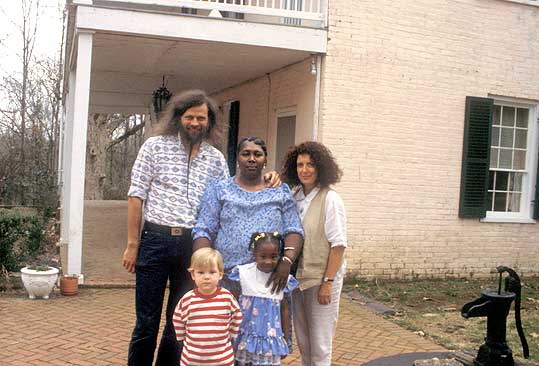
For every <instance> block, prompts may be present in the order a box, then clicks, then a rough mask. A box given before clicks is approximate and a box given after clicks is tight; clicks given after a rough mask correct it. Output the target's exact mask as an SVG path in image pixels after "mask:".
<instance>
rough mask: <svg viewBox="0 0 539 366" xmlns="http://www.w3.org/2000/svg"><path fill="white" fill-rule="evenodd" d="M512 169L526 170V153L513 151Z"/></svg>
mask: <svg viewBox="0 0 539 366" xmlns="http://www.w3.org/2000/svg"><path fill="white" fill-rule="evenodd" d="M513 169H516V170H524V169H526V151H524V150H515V155H514V160H513Z"/></svg>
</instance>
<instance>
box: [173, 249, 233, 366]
mask: <svg viewBox="0 0 539 366" xmlns="http://www.w3.org/2000/svg"><path fill="white" fill-rule="evenodd" d="M188 271H189V272H190V273H191V277H192V278H193V280H194V281H195V285H196V288H195V289H194V290H191V291H189V292H188V293H186V294H185V295H184V296H183V297H182V298H181V300H180V302H179V303H178V305H177V306H176V310H175V311H174V316H173V318H172V322H173V324H174V329H175V331H176V338H177V339H178V341H183V350H182V355H181V360H180V366H194V365H204V366H233V365H234V351H233V350H232V344H231V339H232V338H236V336H237V335H238V331H239V327H240V323H241V320H242V315H241V311H240V307H239V306H238V302H237V301H236V299H235V298H234V296H233V295H232V294H231V293H230V292H229V291H228V290H226V289H224V288H221V287H219V286H218V282H219V280H220V279H221V278H223V273H224V264H223V258H222V257H221V254H220V253H219V252H218V251H216V250H215V249H212V248H202V249H199V250H197V251H196V252H195V253H194V254H193V256H192V257H191V267H190V268H189V269H188Z"/></svg>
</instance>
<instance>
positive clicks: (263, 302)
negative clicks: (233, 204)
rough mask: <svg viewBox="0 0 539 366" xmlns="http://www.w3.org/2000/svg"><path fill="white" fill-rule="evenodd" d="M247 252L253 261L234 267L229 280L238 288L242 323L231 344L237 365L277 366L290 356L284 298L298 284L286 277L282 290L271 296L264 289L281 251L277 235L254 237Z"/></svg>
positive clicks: (268, 290) (261, 234) (287, 313)
mask: <svg viewBox="0 0 539 366" xmlns="http://www.w3.org/2000/svg"><path fill="white" fill-rule="evenodd" d="M249 249H251V250H252V252H253V255H254V260H255V261H254V262H253V263H248V264H244V265H240V266H237V267H235V268H234V269H233V270H232V273H231V274H230V276H229V279H230V280H232V281H238V282H239V284H240V286H241V296H240V298H239V304H240V309H241V312H242V314H243V321H242V323H241V325H240V331H239V334H238V337H237V338H236V340H235V342H234V348H235V351H236V352H235V358H236V362H237V365H239V366H258V365H280V364H281V359H282V358H285V357H286V356H287V355H288V353H289V352H290V350H289V347H288V345H287V339H289V338H290V317H289V311H288V309H289V307H288V306H289V304H288V301H287V299H285V298H284V294H289V293H290V292H291V291H292V290H293V289H295V288H296V287H297V286H298V282H297V281H296V279H295V278H294V277H292V276H291V275H289V276H288V282H287V285H286V287H285V288H284V290H282V291H278V292H275V293H272V292H271V289H270V288H268V287H266V282H267V280H268V278H269V276H270V274H271V272H272V271H273V270H274V269H275V267H276V266H277V265H278V263H279V261H280V259H281V253H282V251H283V247H282V241H281V235H280V234H279V233H278V232H274V233H269V232H261V233H254V234H253V235H252V236H251V241H250V243H249Z"/></svg>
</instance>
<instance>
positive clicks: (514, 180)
mask: <svg viewBox="0 0 539 366" xmlns="http://www.w3.org/2000/svg"><path fill="white" fill-rule="evenodd" d="M522 177H523V174H522V173H511V179H510V181H509V190H510V191H514V192H521V191H522Z"/></svg>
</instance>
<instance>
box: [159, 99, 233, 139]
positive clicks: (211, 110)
mask: <svg viewBox="0 0 539 366" xmlns="http://www.w3.org/2000/svg"><path fill="white" fill-rule="evenodd" d="M203 104H205V105H206V106H207V107H208V129H207V131H206V134H205V135H204V136H203V137H202V138H203V139H204V140H206V141H208V142H209V143H211V144H213V145H215V144H218V143H219V142H220V138H221V136H222V133H223V126H222V123H221V122H220V120H221V118H219V108H218V107H217V104H216V103H215V102H214V101H213V100H212V99H211V98H210V97H208V96H207V95H206V93H205V92H203V91H202V90H187V91H184V92H182V93H180V94H174V95H173V96H172V98H170V100H169V101H168V103H167V104H166V105H165V109H164V110H163V111H162V112H161V116H160V118H159V121H158V122H157V125H156V126H155V129H154V135H156V136H159V135H172V136H176V135H177V134H178V132H179V131H180V126H181V122H180V117H181V116H182V115H183V114H184V113H185V112H186V111H187V110H188V109H189V108H192V107H198V106H201V105H203Z"/></svg>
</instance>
